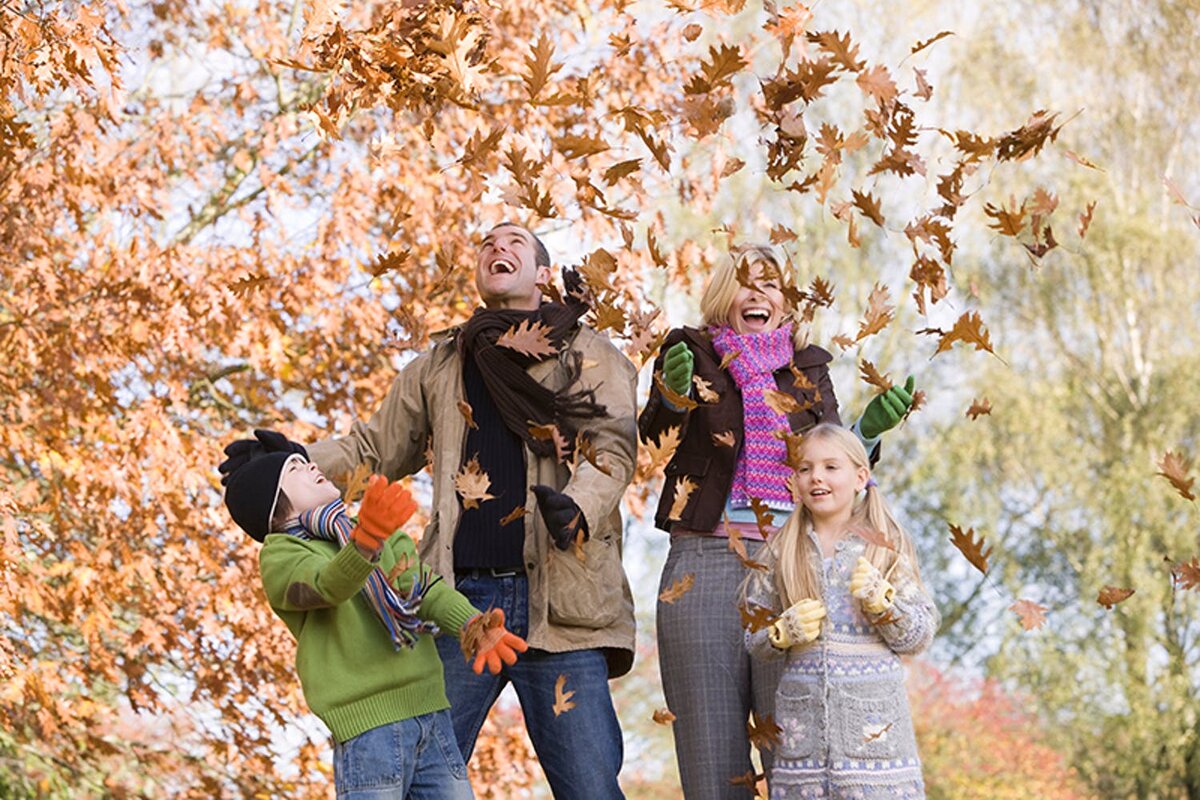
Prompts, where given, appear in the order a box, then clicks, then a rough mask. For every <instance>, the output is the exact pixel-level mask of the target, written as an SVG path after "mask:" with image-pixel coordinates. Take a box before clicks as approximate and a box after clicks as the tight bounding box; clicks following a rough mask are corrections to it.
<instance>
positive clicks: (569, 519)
mask: <svg viewBox="0 0 1200 800" xmlns="http://www.w3.org/2000/svg"><path fill="white" fill-rule="evenodd" d="M533 493H534V495H536V496H537V504H538V509H539V510H540V511H541V512H542V521H543V522H545V523H546V528H547V530H549V531H550V536H551V538H553V539H554V546H555V547H557V548H558V549H559V550H566V549H567V548H568V547H570V546H571V542H573V541H575V537H576V535H578V533H579V531H580V530H582V531H583V538H584V539H587V538H588V525H587V520H586V519H584V517H583V512H582V511H581V510H580V509H579V506H578V505H577V504H576V503H575V501H574V500H572V499H571V498H570V496H569V495H565V494H563V493H562V492H556V491H555V490H553V489H551V488H550V487H549V486H544V485H542V484H538V485H537V486H534V487H533Z"/></svg>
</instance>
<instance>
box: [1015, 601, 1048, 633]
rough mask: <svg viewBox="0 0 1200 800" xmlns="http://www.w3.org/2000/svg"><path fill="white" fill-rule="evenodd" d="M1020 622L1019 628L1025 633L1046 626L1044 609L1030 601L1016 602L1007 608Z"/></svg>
mask: <svg viewBox="0 0 1200 800" xmlns="http://www.w3.org/2000/svg"><path fill="white" fill-rule="evenodd" d="M1008 610H1009V611H1012V612H1014V613H1015V614H1016V615H1017V617H1019V618H1020V620H1021V627H1022V628H1024V629H1025V630H1027V631H1033V630H1037V629H1038V628H1040V627H1042V626H1043V625H1045V624H1046V607H1045V606H1042V605H1038V604H1037V603H1035V602H1033V601H1032V600H1024V599H1022V600H1018V601H1017V602H1015V603H1013V604H1012V605H1011V606H1009V607H1008Z"/></svg>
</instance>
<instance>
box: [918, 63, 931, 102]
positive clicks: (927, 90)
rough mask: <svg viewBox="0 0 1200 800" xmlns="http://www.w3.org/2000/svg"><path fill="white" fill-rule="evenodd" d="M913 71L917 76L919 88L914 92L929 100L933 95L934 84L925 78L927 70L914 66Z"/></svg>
mask: <svg viewBox="0 0 1200 800" xmlns="http://www.w3.org/2000/svg"><path fill="white" fill-rule="evenodd" d="M913 72H914V73H915V74H916V78H917V90H916V91H915V92H913V94H914V95H916V96H917V97H919V98H921V99H922V100H928V99H929V98H931V97H933V86H932V85H931V84H930V83H929V81H928V80H927V79H926V78H925V70H923V69H917V68H916V67H913Z"/></svg>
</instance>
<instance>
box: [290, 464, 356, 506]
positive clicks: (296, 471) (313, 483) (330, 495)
mask: <svg viewBox="0 0 1200 800" xmlns="http://www.w3.org/2000/svg"><path fill="white" fill-rule="evenodd" d="M279 489H280V491H282V492H283V493H284V494H285V495H287V499H288V502H289V503H291V506H292V514H294V515H299V514H301V513H303V512H305V511H309V510H311V509H314V508H320V507H321V506H323V505H328V504H329V503H332V502H333V501H334V500H337V499H338V498H339V497H341V496H342V493H341V492H339V491H338V488H337V487H336V486H334V485H333V484H332V483H330V482H329V481H327V480H325V476H324V475H322V474H321V470H319V469H317V465H316V464H314V463H312V462H311V461H305V460H304V459H303V458H299V457H293V458H292V459H290V460H289V461H288V462H287V463H286V464H284V465H283V474H282V475H280V476H279Z"/></svg>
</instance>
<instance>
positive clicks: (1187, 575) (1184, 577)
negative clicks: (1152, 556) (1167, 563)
mask: <svg viewBox="0 0 1200 800" xmlns="http://www.w3.org/2000/svg"><path fill="white" fill-rule="evenodd" d="M1171 575H1172V577H1173V578H1174V579H1175V580H1176V581H1178V583H1179V588H1181V589H1196V588H1200V558H1193V559H1192V560H1191V561H1185V562H1183V563H1182V564H1179V565H1177V566H1175V567H1174V568H1173V569H1172V570H1171Z"/></svg>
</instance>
